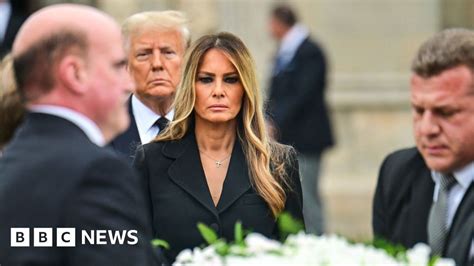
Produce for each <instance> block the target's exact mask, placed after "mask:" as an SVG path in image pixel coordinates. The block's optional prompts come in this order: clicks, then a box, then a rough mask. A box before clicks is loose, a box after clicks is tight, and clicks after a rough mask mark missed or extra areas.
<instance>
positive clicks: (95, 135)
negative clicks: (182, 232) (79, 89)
mask: <svg viewBox="0 0 474 266" xmlns="http://www.w3.org/2000/svg"><path fill="white" fill-rule="evenodd" d="M28 109H29V110H30V111H31V112H33V113H43V114H49V115H54V116H58V117H61V118H64V119H66V120H68V121H70V122H71V123H73V124H75V125H76V126H78V127H79V128H80V129H81V130H82V131H83V132H84V133H85V134H86V136H87V137H88V138H89V139H90V140H91V141H92V142H93V143H95V144H96V145H97V146H101V147H103V146H104V145H105V139H104V135H103V134H102V132H101V131H100V129H99V127H98V126H97V125H96V124H95V123H94V122H93V121H92V120H91V119H89V118H88V117H86V116H85V115H83V114H81V113H79V112H76V111H74V110H71V109H69V108H66V107H62V106H56V105H34V106H31V107H30V108H28Z"/></svg>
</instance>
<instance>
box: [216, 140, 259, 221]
mask: <svg viewBox="0 0 474 266" xmlns="http://www.w3.org/2000/svg"><path fill="white" fill-rule="evenodd" d="M248 169H249V168H248V165H247V161H246V159H245V155H244V153H243V151H242V146H241V144H240V141H239V140H238V139H237V140H236V141H235V144H234V149H233V150H232V156H231V158H230V163H229V169H228V170H227V175H226V178H225V180H224V185H223V188H222V194H221V198H220V200H219V203H218V205H217V209H218V211H219V213H222V212H224V211H225V210H226V209H227V208H229V207H230V206H231V205H232V204H233V203H234V202H235V201H236V200H237V199H239V198H240V197H241V196H242V195H243V194H244V193H245V192H247V191H248V190H249V189H250V188H251V184H250V178H249V173H248Z"/></svg>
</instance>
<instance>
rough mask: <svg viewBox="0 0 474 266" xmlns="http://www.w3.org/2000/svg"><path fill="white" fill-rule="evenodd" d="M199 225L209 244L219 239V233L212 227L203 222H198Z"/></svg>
mask: <svg viewBox="0 0 474 266" xmlns="http://www.w3.org/2000/svg"><path fill="white" fill-rule="evenodd" d="M197 227H198V230H199V232H200V233H201V235H202V237H203V238H204V240H206V242H207V244H209V245H212V244H214V243H215V242H216V241H217V239H218V237H217V234H216V232H214V230H212V228H210V227H209V226H207V225H205V224H203V223H198V225H197Z"/></svg>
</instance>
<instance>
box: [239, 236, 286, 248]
mask: <svg viewBox="0 0 474 266" xmlns="http://www.w3.org/2000/svg"><path fill="white" fill-rule="evenodd" d="M245 244H246V246H247V250H248V251H249V252H250V253H262V252H266V251H278V250H279V249H280V248H281V243H280V242H278V241H276V240H273V239H269V238H266V237H265V236H263V235H261V234H257V233H251V234H249V235H248V236H247V237H246V238H245Z"/></svg>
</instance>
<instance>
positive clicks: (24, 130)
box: [0, 4, 152, 265]
mask: <svg viewBox="0 0 474 266" xmlns="http://www.w3.org/2000/svg"><path fill="white" fill-rule="evenodd" d="M121 43H122V39H121V33H120V28H119V26H118V25H117V24H116V22H115V21H114V20H113V19H112V18H111V17H109V16H107V15H105V14H104V13H102V12H100V11H98V10H96V9H94V8H91V7H86V6H80V5H71V4H64V5H53V6H50V7H47V8H44V9H42V10H40V11H38V12H36V13H35V14H34V15H32V16H31V17H30V18H29V19H28V20H27V21H26V22H25V24H24V25H23V26H22V28H21V29H20V32H19V33H18V36H17V38H16V40H15V42H14V45H13V49H12V53H13V60H14V62H13V64H14V69H15V76H16V80H17V85H18V90H19V93H20V94H21V95H22V97H23V99H24V100H25V101H26V107H27V110H28V113H27V114H26V116H25V121H24V123H23V124H22V125H21V126H20V127H19V128H18V130H17V132H16V134H15V136H14V138H13V140H12V141H11V143H10V144H9V145H8V146H7V147H6V149H5V150H4V154H3V157H2V158H1V159H0V217H1V220H2V222H1V225H2V226H1V227H0V264H2V265H150V264H151V262H152V257H151V254H152V253H151V247H150V243H149V241H150V239H149V238H148V236H149V235H150V234H151V232H150V227H149V225H148V224H146V221H147V220H148V218H147V217H146V213H145V212H144V210H143V204H144V197H143V192H141V191H140V190H139V187H140V186H139V184H138V180H137V179H136V177H135V175H134V174H133V172H132V170H131V169H130V168H129V166H128V165H127V163H126V162H125V161H122V160H120V159H119V158H118V157H117V156H116V155H114V154H113V153H111V152H110V151H107V150H106V149H103V148H102V147H101V146H103V145H104V144H105V143H106V142H107V141H108V140H110V139H112V138H113V137H115V136H116V135H117V134H118V133H120V132H121V131H123V130H124V129H126V128H127V126H128V123H129V118H128V114H127V108H126V104H125V102H126V99H127V96H128V93H129V92H130V89H132V88H133V83H132V81H131V80H130V78H129V75H128V74H127V72H126V70H125V64H126V55H125V53H124V51H123V48H122V46H121ZM18 227H20V228H26V230H27V231H26V232H24V233H23V235H21V234H20V235H18V234H11V231H10V230H11V228H18ZM34 228H51V232H52V234H51V235H48V236H47V238H48V239H49V240H51V242H47V241H45V242H43V241H41V240H44V236H45V235H44V233H43V234H37V233H36V232H35V229H34ZM60 228H69V229H71V228H72V229H73V230H74V232H75V238H76V239H75V241H74V239H71V238H70V236H71V235H70V234H69V235H64V234H61V235H60V232H59V230H60ZM40 230H43V229H40ZM97 230H106V232H107V234H105V235H104V234H102V236H101V237H99V236H98V234H99V233H98V231H97ZM84 232H88V233H89V234H90V233H91V232H92V235H93V240H92V243H90V242H87V241H84ZM94 232H96V233H94ZM110 232H111V233H112V234H117V233H118V234H120V235H122V236H123V232H126V235H125V240H124V241H116V243H115V244H112V242H113V241H112V239H111V237H110ZM27 235H29V239H28V237H27ZM41 236H43V238H42V237H41ZM22 240H23V241H22ZM60 240H63V241H66V240H69V241H70V242H69V243H70V244H74V247H69V248H60V247H59V248H58V246H59V245H60ZM18 241H20V242H21V243H20V244H23V245H26V247H11V246H12V245H13V246H14V245H15V244H18V243H17V242H18ZM120 242H122V243H120ZM100 243H102V244H100ZM38 245H46V247H38Z"/></svg>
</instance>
